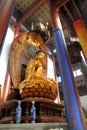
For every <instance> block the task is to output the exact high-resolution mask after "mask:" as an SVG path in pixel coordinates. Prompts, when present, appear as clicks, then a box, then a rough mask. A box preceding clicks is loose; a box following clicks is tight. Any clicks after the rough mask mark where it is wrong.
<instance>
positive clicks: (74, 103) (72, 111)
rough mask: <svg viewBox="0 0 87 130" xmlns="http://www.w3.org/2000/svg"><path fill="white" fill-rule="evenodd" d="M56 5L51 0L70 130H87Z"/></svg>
mask: <svg viewBox="0 0 87 130" xmlns="http://www.w3.org/2000/svg"><path fill="white" fill-rule="evenodd" d="M54 1H55V0H54ZM54 5H55V3H54V2H53V0H50V11H51V18H52V22H53V27H54V40H55V45H56V51H57V58H58V63H59V69H60V74H61V80H62V86H63V93H64V101H65V107H66V113H67V120H68V125H69V130H86V129H87V128H86V121H85V117H84V114H83V111H82V107H81V103H80V99H79V95H78V91H77V88H76V83H75V80H74V76H73V72H72V69H71V64H70V59H69V56H68V52H67V48H66V44H65V40H64V36H63V33H62V30H61V29H60V28H59V22H58V19H59V16H58V12H57V11H56V8H55V6H54Z"/></svg>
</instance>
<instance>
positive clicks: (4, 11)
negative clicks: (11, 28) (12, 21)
mask: <svg viewBox="0 0 87 130" xmlns="http://www.w3.org/2000/svg"><path fill="white" fill-rule="evenodd" d="M14 2H15V0H1V1H0V47H1V45H2V42H3V40H4V36H5V33H6V30H7V27H8V23H9V18H10V16H11V14H12V11H13V7H14Z"/></svg>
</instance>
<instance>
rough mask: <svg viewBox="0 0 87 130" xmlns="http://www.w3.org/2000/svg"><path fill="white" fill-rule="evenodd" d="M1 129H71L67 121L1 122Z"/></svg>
mask: <svg viewBox="0 0 87 130" xmlns="http://www.w3.org/2000/svg"><path fill="white" fill-rule="evenodd" d="M0 130H69V129H68V125H67V124H66V123H35V124H0Z"/></svg>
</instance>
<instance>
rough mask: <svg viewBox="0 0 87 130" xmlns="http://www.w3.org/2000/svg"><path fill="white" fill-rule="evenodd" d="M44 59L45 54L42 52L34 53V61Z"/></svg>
mask: <svg viewBox="0 0 87 130" xmlns="http://www.w3.org/2000/svg"><path fill="white" fill-rule="evenodd" d="M44 58H45V53H44V52H43V51H42V50H38V51H37V52H36V59H44Z"/></svg>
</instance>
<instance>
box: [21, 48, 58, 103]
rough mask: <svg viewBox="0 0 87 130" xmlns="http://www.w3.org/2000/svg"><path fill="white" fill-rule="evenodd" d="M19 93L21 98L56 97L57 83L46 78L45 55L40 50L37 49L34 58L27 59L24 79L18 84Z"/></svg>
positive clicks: (53, 98)
mask: <svg viewBox="0 0 87 130" xmlns="http://www.w3.org/2000/svg"><path fill="white" fill-rule="evenodd" d="M19 93H20V95H21V97H22V98H32V97H33V98H46V99H51V100H55V99H56V97H57V83H56V81H55V80H53V79H51V78H47V55H46V54H45V53H44V52H43V51H42V50H38V51H37V52H36V55H35V58H33V59H31V60H29V62H28V64H27V68H26V71H25V80H23V81H22V82H21V83H20V84H19Z"/></svg>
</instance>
